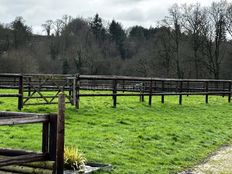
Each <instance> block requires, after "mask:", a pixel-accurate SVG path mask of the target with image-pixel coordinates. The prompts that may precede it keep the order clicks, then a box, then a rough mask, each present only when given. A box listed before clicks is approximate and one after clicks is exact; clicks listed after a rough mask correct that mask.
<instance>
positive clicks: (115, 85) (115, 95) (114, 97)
mask: <svg viewBox="0 0 232 174" xmlns="http://www.w3.org/2000/svg"><path fill="white" fill-rule="evenodd" d="M116 105H117V79H114V80H113V107H114V108H116Z"/></svg>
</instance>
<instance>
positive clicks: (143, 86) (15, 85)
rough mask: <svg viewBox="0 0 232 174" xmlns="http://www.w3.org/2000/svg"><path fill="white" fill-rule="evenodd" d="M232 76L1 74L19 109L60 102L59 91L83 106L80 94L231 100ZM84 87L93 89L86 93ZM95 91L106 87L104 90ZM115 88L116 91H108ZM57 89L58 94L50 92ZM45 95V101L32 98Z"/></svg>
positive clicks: (1, 83) (2, 85)
mask: <svg viewBox="0 0 232 174" xmlns="http://www.w3.org/2000/svg"><path fill="white" fill-rule="evenodd" d="M231 83H232V80H214V79H168V78H149V77H129V76H106V75H79V74H69V75H61V74H24V75H20V74H0V89H1V88H2V89H18V93H17V94H0V97H17V98H18V109H19V110H21V109H22V107H23V106H25V105H38V104H56V103H57V102H55V100H56V99H57V98H58V94H59V92H61V91H63V92H65V93H66V95H65V96H66V98H67V103H71V104H72V105H75V106H76V107H77V108H79V100H80V97H97V96H101V97H102V96H111V97H112V99H113V106H114V107H116V105H117V97H119V96H139V98H140V101H144V97H145V96H148V97H149V105H151V104H152V96H161V102H162V103H164V101H165V100H164V99H165V96H168V95H177V96H179V103H180V104H182V96H183V95H188V96H189V95H204V96H205V102H206V103H208V101H209V99H208V96H209V95H221V96H223V97H224V96H227V97H228V102H231V93H232V91H231ZM82 90H89V91H93V92H91V93H88V94H86V93H84V94H82V93H81V91H82ZM94 91H102V92H101V94H98V93H95V92H94ZM105 91H111V92H112V93H109V92H107V93H106V92H105ZM49 92H54V93H55V94H50V93H49ZM37 99H41V100H42V101H40V102H38V101H36V102H30V101H35V100H37Z"/></svg>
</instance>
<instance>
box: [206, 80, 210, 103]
mask: <svg viewBox="0 0 232 174" xmlns="http://www.w3.org/2000/svg"><path fill="white" fill-rule="evenodd" d="M208 91H209V82H208V81H207V82H205V92H206V94H205V103H208V102H209V95H208Z"/></svg>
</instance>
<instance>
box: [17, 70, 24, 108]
mask: <svg viewBox="0 0 232 174" xmlns="http://www.w3.org/2000/svg"><path fill="white" fill-rule="evenodd" d="M18 87H19V91H18V110H20V111H21V110H22V108H23V75H20V76H19V84H18Z"/></svg>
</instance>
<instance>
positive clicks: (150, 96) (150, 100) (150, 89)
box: [149, 80, 153, 106]
mask: <svg viewBox="0 0 232 174" xmlns="http://www.w3.org/2000/svg"><path fill="white" fill-rule="evenodd" d="M152 83H153V81H152V80H151V81H150V88H149V105H150V106H151V103H152Z"/></svg>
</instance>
